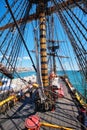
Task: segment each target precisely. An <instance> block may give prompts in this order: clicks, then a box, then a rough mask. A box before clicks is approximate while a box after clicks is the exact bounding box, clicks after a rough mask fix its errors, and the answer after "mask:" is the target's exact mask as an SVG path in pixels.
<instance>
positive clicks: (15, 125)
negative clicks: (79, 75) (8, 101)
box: [0, 83, 81, 130]
mask: <svg viewBox="0 0 87 130" xmlns="http://www.w3.org/2000/svg"><path fill="white" fill-rule="evenodd" d="M63 89H64V95H65V96H64V98H58V100H57V101H56V109H55V111H47V112H35V111H34V103H32V101H31V99H30V97H29V94H27V95H26V98H25V99H24V100H21V101H20V102H18V103H17V104H16V105H15V106H14V107H13V108H11V109H10V110H8V111H7V112H6V114H1V115H0V130H26V129H25V119H26V118H27V117H29V116H30V115H34V114H36V115H38V116H39V117H40V121H41V122H47V123H51V124H55V125H59V126H63V127H67V128H72V129H74V130H81V124H80V122H79V121H78V120H77V116H78V107H77V106H76V104H75V103H74V100H73V98H72V97H71V95H70V92H69V90H68V87H67V86H66V85H65V83H63ZM53 129H54V130H57V128H49V127H45V126H41V128H40V130H53Z"/></svg>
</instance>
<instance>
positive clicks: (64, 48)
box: [0, 0, 84, 70]
mask: <svg viewBox="0 0 87 130" xmlns="http://www.w3.org/2000/svg"><path fill="white" fill-rule="evenodd" d="M9 2H10V4H11V2H12V1H11V0H9ZM5 6H6V5H5V2H4V0H1V1H0V10H1V11H0V18H1V17H2V15H3V14H4V13H5V11H6V9H7V8H6V7H5ZM33 11H34V12H35V10H34V8H33V9H32V10H31V13H32V12H33ZM77 13H78V12H77ZM54 19H55V23H54V26H55V36H54V39H55V40H60V41H62V40H63V41H64V42H63V43H59V45H60V48H59V50H58V54H59V55H61V56H68V57H69V58H68V59H66V58H64V59H61V62H62V63H63V67H64V69H68V70H70V69H78V66H77V63H76V60H75V57H76V56H75V55H74V52H73V49H72V46H71V44H70V41H69V39H68V37H67V35H66V33H65V32H64V30H63V28H62V26H61V23H60V21H59V20H58V17H57V16H55V15H54ZM32 25H33V26H34V28H37V26H38V29H37V33H38V30H39V22H38V23H37V25H36V24H35V22H33V23H27V25H26V28H25V35H24V39H25V41H26V44H27V46H28V49H29V50H30V53H31V55H32V58H33V60H34V62H35V63H36V61H35V54H34V53H32V52H31V50H33V49H34V45H35V41H34V30H33V29H34V28H33V27H32ZM0 26H1V24H0ZM83 40H84V39H83ZM21 52H22V53H21V55H20V56H19V57H18V61H19V64H18V66H22V67H31V66H32V63H31V61H30V58H29V56H28V54H27V52H26V50H25V48H24V47H23V49H22V51H21ZM7 57H8V56H7ZM0 58H2V55H0ZM71 61H73V65H72V63H71ZM56 62H57V68H58V69H59V70H60V69H61V67H60V65H59V62H58V60H56ZM70 64H71V65H70ZM73 66H74V67H73Z"/></svg>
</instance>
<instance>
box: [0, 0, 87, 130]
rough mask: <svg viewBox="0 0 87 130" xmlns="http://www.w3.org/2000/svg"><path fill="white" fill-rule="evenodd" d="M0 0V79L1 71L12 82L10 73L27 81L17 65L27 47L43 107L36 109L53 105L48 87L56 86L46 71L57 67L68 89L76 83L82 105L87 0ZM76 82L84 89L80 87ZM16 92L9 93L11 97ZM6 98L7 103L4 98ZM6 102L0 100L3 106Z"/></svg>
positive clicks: (86, 87) (86, 91)
mask: <svg viewBox="0 0 87 130" xmlns="http://www.w3.org/2000/svg"><path fill="white" fill-rule="evenodd" d="M0 3H1V5H0V7H1V9H2V12H1V13H0V73H1V76H0V78H1V81H2V78H4V77H5V78H8V79H11V81H10V84H11V82H12V80H13V78H14V77H17V78H19V79H21V82H23V83H24V84H25V85H26V84H28V82H27V81H26V80H24V79H23V78H22V77H21V76H20V75H19V73H18V72H17V71H16V68H17V67H18V65H19V64H20V63H19V62H20V59H22V58H23V57H24V56H25V55H24V53H25V54H26V55H27V56H28V58H29V59H30V62H31V63H27V64H32V67H33V69H34V71H35V72H36V75H37V82H38V84H39V85H40V88H41V89H40V91H39V95H41V96H40V99H41V102H40V99H39V100H38V99H37V101H36V105H37V104H38V102H40V106H41V107H42V108H40V110H42V109H45V108H46V110H48V108H49V109H51V110H52V109H53V107H54V104H55V103H54V101H52V102H51V100H52V99H53V97H52V95H51V93H52V92H51V91H54V90H53V88H52V89H51V88H50V87H49V86H50V80H49V79H50V78H49V73H50V72H51V71H54V72H55V73H57V71H58V70H62V75H61V77H62V78H63V80H64V81H65V82H66V84H67V85H68V86H69V87H70V89H72V88H73V87H72V86H74V85H75V84H78V85H77V88H76V85H75V86H74V87H75V91H73V94H74V96H76V97H77V100H80V99H78V98H79V96H78V95H80V96H81V100H80V101H79V102H80V103H82V104H81V105H82V106H83V100H84V102H85V104H86V101H87V1H86V0H51V1H50V0H41V1H40V0H19V1H17V0H13V1H11V0H4V1H3V0H1V2H0ZM31 49H34V50H35V56H36V59H35V58H34V56H32V52H31V51H30V50H31ZM35 61H36V62H35ZM25 65H26V64H25ZM57 69H58V70H57ZM69 69H70V70H74V71H72V75H73V80H74V81H75V82H74V84H73V83H72V78H71V79H70V77H69V76H70V75H69V74H68V73H67V71H66V70H69ZM76 69H78V71H79V72H78V73H80V75H81V77H80V79H79V77H78V76H77V75H78V74H77V75H76V72H77V71H76ZM58 75H59V73H58ZM69 80H70V81H71V83H72V84H73V85H72V84H70V82H69ZM1 81H0V83H1ZM79 84H80V85H79ZM1 86H2V83H1ZM80 86H81V89H82V90H83V91H81V90H80ZM78 91H79V92H78ZM77 92H78V93H79V94H78V93H77ZM53 93H54V92H53ZM43 97H44V98H43ZM14 98H15V97H12V100H13V99H14ZM2 100H3V99H2ZM9 100H10V98H9ZM15 100H16V98H15ZM5 102H6V103H7V100H5ZM60 102H61V101H60ZM63 103H64V102H63ZM1 104H4V103H1ZM42 104H43V105H42ZM6 105H7V104H5V105H1V108H3V109H4V108H5V107H6ZM85 107H87V105H85ZM37 109H39V107H38V106H37ZM55 127H56V126H55ZM78 127H79V126H78ZM83 127H84V125H83ZM65 129H68V128H65Z"/></svg>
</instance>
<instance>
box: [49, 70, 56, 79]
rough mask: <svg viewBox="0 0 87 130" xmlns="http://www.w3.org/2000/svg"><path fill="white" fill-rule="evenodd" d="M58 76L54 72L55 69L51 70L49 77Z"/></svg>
mask: <svg viewBox="0 0 87 130" xmlns="http://www.w3.org/2000/svg"><path fill="white" fill-rule="evenodd" d="M55 77H57V76H56V74H55V73H54V71H52V72H51V74H50V76H49V79H54V78H55Z"/></svg>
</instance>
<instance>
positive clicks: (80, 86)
mask: <svg viewBox="0 0 87 130" xmlns="http://www.w3.org/2000/svg"><path fill="white" fill-rule="evenodd" d="M65 73H66V75H67V76H68V78H69V80H70V82H71V83H72V85H73V86H74V87H75V88H76V89H77V90H78V91H79V92H80V93H81V94H82V95H85V91H86V87H87V84H86V82H85V80H84V77H83V75H82V74H81V73H80V71H71V70H70V71H65ZM65 73H64V72H63V71H57V75H59V76H62V75H64V74H65ZM32 75H36V73H35V71H25V72H19V73H18V74H14V78H20V77H21V78H24V77H27V76H32Z"/></svg>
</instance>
